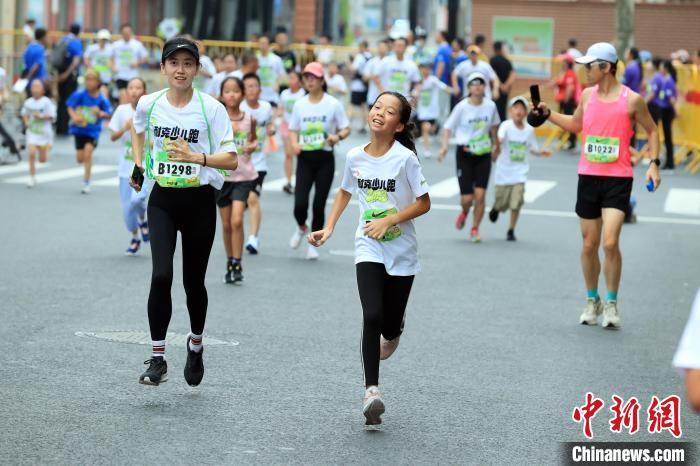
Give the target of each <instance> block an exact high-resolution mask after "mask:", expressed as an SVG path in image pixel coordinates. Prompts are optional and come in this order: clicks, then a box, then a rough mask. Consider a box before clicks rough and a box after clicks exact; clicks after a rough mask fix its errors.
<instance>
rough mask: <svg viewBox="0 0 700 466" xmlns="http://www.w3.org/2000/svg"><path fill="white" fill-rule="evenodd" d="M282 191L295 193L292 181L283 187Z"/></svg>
mask: <svg viewBox="0 0 700 466" xmlns="http://www.w3.org/2000/svg"><path fill="white" fill-rule="evenodd" d="M282 191H284V192H285V193H287V194H294V187H292V184H291V183H287V184H285V185H284V186H283V187H282Z"/></svg>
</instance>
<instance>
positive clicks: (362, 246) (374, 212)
mask: <svg viewBox="0 0 700 466" xmlns="http://www.w3.org/2000/svg"><path fill="white" fill-rule="evenodd" d="M365 147H366V145H362V146H358V147H355V148H353V149H351V150H350V152H348V155H347V159H346V161H345V170H344V172H343V183H342V185H341V188H342V189H343V190H344V191H347V192H349V193H351V194H355V193H356V194H357V197H358V201H359V205H360V217H359V225H358V227H357V231H356V233H355V263H356V264H358V263H360V262H377V263H380V264H384V267H385V268H386V271H387V273H388V274H389V275H397V276H409V275H415V274H416V273H418V272H419V271H420V265H419V263H418V240H417V239H416V229H415V226H414V224H413V221H412V220H411V221H408V222H404V223H399V224H398V225H395V226H394V227H393V228H390V229H389V230H388V231H387V233H386V235H385V236H384V238H383V239H382V240H375V239H372V238H369V237H368V236H365V232H364V226H365V223H367V222H369V221H372V220H373V219H379V218H383V217H386V216H387V215H391V214H393V213H396V212H398V211H401V210H403V209H405V208H406V207H408V206H410V205H411V204H413V203H414V202H415V200H416V198H418V197H420V196H423V195H424V194H427V193H428V183H427V182H426V181H425V178H424V177H423V171H422V169H421V165H420V162H419V161H418V157H416V155H415V154H414V153H413V152H411V150H410V149H408V148H406V147H405V146H403V145H402V144H401V143H399V142H398V141H397V142H394V144H393V145H392V146H391V149H389V151H388V152H387V153H386V154H384V155H383V156H381V157H372V156H371V155H369V154H367V153H366V152H365Z"/></svg>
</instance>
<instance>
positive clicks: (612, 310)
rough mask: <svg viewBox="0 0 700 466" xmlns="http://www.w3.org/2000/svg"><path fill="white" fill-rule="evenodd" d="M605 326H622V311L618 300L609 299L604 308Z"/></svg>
mask: <svg viewBox="0 0 700 466" xmlns="http://www.w3.org/2000/svg"><path fill="white" fill-rule="evenodd" d="M602 325H603V328H620V312H619V311H618V310H617V301H608V302H607V303H605V308H604V309H603V324H602Z"/></svg>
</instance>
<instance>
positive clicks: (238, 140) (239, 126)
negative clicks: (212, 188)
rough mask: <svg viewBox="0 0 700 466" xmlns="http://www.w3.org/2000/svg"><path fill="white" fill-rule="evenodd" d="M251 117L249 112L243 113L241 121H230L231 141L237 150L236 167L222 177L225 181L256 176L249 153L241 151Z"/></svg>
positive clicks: (245, 142) (251, 179)
mask: <svg viewBox="0 0 700 466" xmlns="http://www.w3.org/2000/svg"><path fill="white" fill-rule="evenodd" d="M251 119H252V117H251V115H250V114H249V113H244V114H243V119H242V120H241V121H231V126H232V127H233V141H234V143H235V144H236V149H237V151H238V168H237V169H235V170H233V171H230V172H229V176H227V177H224V180H225V181H253V180H255V179H257V178H258V172H257V171H256V170H255V167H254V166H253V161H252V159H251V154H247V153H245V152H244V151H243V148H244V147H245V146H246V145H247V144H248V135H249V134H250V127H251Z"/></svg>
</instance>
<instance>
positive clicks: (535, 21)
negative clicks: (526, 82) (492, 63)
mask: <svg viewBox="0 0 700 466" xmlns="http://www.w3.org/2000/svg"><path fill="white" fill-rule="evenodd" d="M492 36H493V40H495V41H496V40H500V41H502V42H503V43H504V44H506V45H507V47H508V53H509V54H510V55H514V56H518V57H523V58H525V60H514V61H513V67H514V68H515V72H516V73H517V74H518V76H525V77H531V78H542V79H547V78H549V77H550V65H549V62H548V61H539V60H527V59H528V58H535V59H536V58H551V57H552V56H553V51H552V44H553V42H554V19H553V18H530V17H516V16H494V17H493V35H492Z"/></svg>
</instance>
